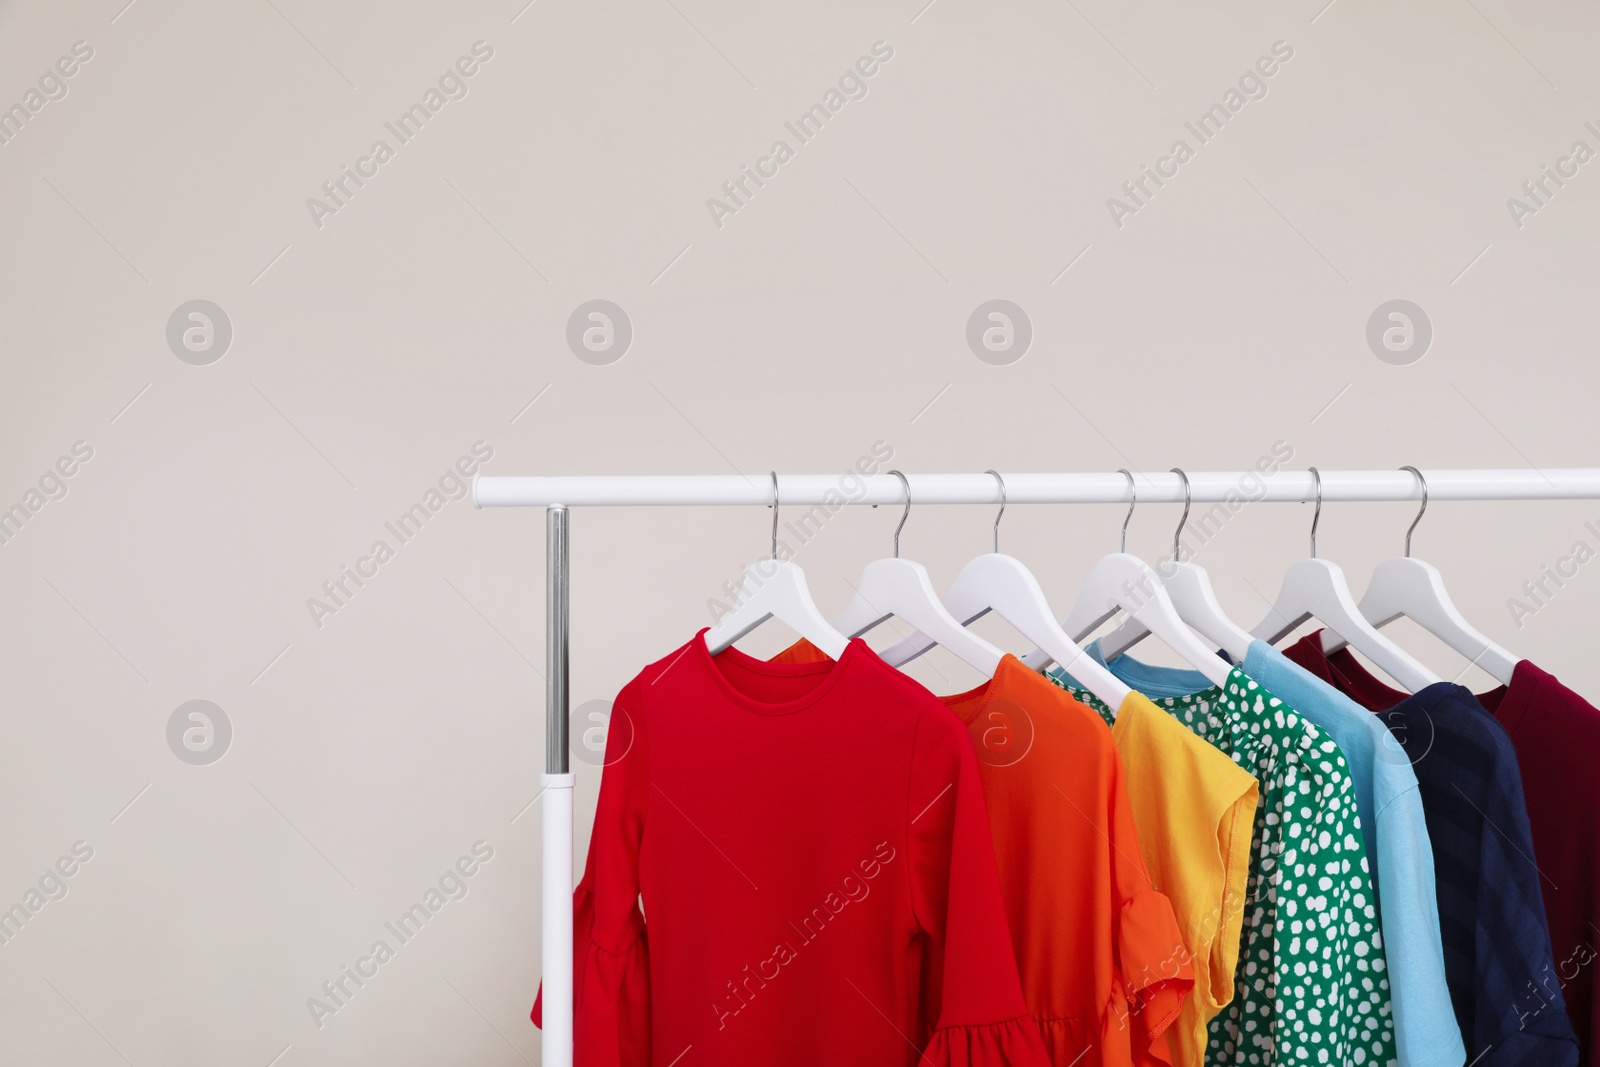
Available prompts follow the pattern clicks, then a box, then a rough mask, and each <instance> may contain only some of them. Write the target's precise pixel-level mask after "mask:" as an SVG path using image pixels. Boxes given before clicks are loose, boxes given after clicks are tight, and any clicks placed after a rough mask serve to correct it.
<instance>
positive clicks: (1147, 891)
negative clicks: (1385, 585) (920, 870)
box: [777, 642, 1194, 1067]
mask: <svg viewBox="0 0 1600 1067" xmlns="http://www.w3.org/2000/svg"><path fill="white" fill-rule="evenodd" d="M777 658H778V659H781V660H784V661H787V662H804V661H806V660H808V659H818V658H824V659H825V658H826V656H824V654H823V653H822V652H821V651H819V650H817V649H816V648H815V647H814V646H811V645H810V644H809V643H806V642H800V643H798V644H796V645H795V646H792V647H790V648H789V649H786V650H785V651H784V652H781V653H779V655H778V657H777ZM940 699H942V700H943V701H944V702H945V703H946V704H947V705H948V706H949V707H950V709H951V710H952V711H953V712H955V714H956V715H957V716H958V717H959V718H960V719H961V720H962V721H963V722H965V723H966V724H967V730H968V732H969V734H970V735H971V737H972V740H973V744H974V746H975V748H976V749H977V753H978V772H979V777H980V779H981V780H982V782H983V795H984V801H985V804H986V805H987V807H988V811H989V826H990V831H991V834H992V836H993V838H994V847H995V858H996V860H997V861H998V863H999V867H1000V892H1001V895H1002V897H1003V899H1004V902H1005V909H1006V918H1007V919H1008V920H1009V925H1010V927H1011V941H1012V945H1013V948H1014V949H1015V951H1016V955H1017V971H1018V973H1019V974H1020V975H1021V977H1022V994H1023V999H1024V1000H1026V1001H1027V1004H1028V1008H1029V1010H1030V1011H1031V1013H1032V1014H1033V1017H1034V1019H1036V1020H1037V1021H1038V1023H1039V1029H1040V1031H1041V1033H1042V1035H1043V1037H1044V1040H1045V1046H1046V1048H1047V1049H1048V1050H1049V1052H1050V1057H1051V1062H1052V1063H1053V1064H1055V1065H1056V1067H1154V1065H1158V1064H1159V1065H1166V1064H1170V1063H1171V1062H1172V1058H1171V1054H1170V1051H1169V1049H1168V1043H1167V1030H1168V1028H1170V1027H1171V1026H1172V1024H1173V1023H1174V1022H1175V1021H1176V1020H1177V1018H1178V1015H1179V1013H1180V1011H1181V1010H1182V1008H1183V1005H1184V1001H1185V999H1186V997H1187V996H1188V994H1189V992H1190V989H1191V987H1192V986H1193V984H1194V972H1193V968H1192V966H1191V964H1190V960H1191V958H1192V954H1191V953H1190V951H1189V950H1188V948H1187V946H1186V945H1185V942H1184V938H1183V934H1182V933H1181V931H1180V928H1179V926H1178V921H1177V918H1176V916H1175V915H1174V913H1173V909H1172V903H1171V902H1170V901H1169V900H1168V899H1167V898H1166V897H1165V896H1164V895H1163V894H1161V893H1160V892H1158V891H1157V890H1156V889H1155V888H1154V887H1153V886H1152V885H1151V882H1150V876H1149V874H1148V872H1147V871H1146V868H1145V863H1144V859H1143V857H1142V855H1141V853H1140V846H1139V833H1138V830H1137V829H1136V828H1135V825H1134V820H1133V812H1132V808H1131V807H1130V805H1129V801H1128V793H1127V788H1126V785H1125V782H1124V777H1123V769H1122V761H1121V758H1120V757H1119V756H1118V753H1117V748H1116V745H1115V743H1114V742H1113V740H1112V737H1111V730H1110V728H1109V727H1107V726H1106V724H1105V722H1104V721H1103V720H1102V719H1101V718H1100V716H1099V715H1097V714H1096V713H1095V712H1093V711H1092V710H1090V709H1089V708H1087V707H1085V706H1084V705H1083V704H1080V703H1079V702H1078V701H1076V700H1074V699H1073V698H1072V697H1071V696H1070V695H1069V694H1068V693H1066V692H1065V691H1063V690H1062V689H1061V688H1060V687H1058V686H1056V685H1054V684H1052V683H1051V682H1050V681H1048V680H1047V679H1045V678H1044V677H1042V676H1041V675H1039V674H1037V673H1035V672H1034V671H1032V670H1029V669H1028V668H1027V667H1026V666H1024V665H1023V663H1022V662H1021V661H1020V660H1018V659H1017V658H1016V657H1015V656H1010V655H1007V656H1006V657H1005V658H1004V659H1003V660H1002V661H1001V663H1000V667H999V669H998V670H997V671H996V672H995V676H994V678H993V679H991V680H990V681H988V682H985V683H984V684H983V685H981V686H978V687H977V688H976V689H973V690H971V691H969V692H966V693H959V694H956V695H954V696H947V697H941V698H940Z"/></svg>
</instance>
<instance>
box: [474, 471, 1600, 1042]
mask: <svg viewBox="0 0 1600 1067" xmlns="http://www.w3.org/2000/svg"><path fill="white" fill-rule="evenodd" d="M1319 473H1320V493H1319V490H1318V484H1317V483H1318V478H1317V477H1316V476H1315V475H1313V474H1312V473H1311V472H1310V471H1309V470H1306V471H1297V470H1284V469H1274V470H1273V472H1272V473H1270V474H1269V473H1267V472H1266V471H1265V470H1248V471H1194V472H1190V473H1189V474H1188V482H1189V484H1188V489H1187V499H1189V500H1190V501H1192V502H1193V503H1195V504H1207V503H1222V502H1230V501H1238V500H1247V501H1252V502H1257V501H1277V502H1282V501H1291V502H1300V503H1304V502H1309V501H1311V500H1314V499H1318V498H1319V497H1320V499H1321V500H1322V501H1324V502H1328V501H1352V502H1353V501H1399V500H1422V499H1423V494H1424V492H1426V498H1427V500H1428V501H1430V502H1432V501H1441V500H1585V499H1600V467H1567V468H1551V469H1544V470H1539V469H1510V470H1427V471H1423V472H1421V476H1422V479H1425V483H1424V481H1422V480H1419V479H1418V478H1417V477H1416V476H1414V475H1412V474H1411V472H1409V471H1406V470H1364V471H1321V472H1319ZM1000 477H1001V479H1003V484H1004V490H1003V491H1004V498H1003V499H1002V488H1001V482H1000V481H998V480H997V479H996V478H995V477H994V476H993V475H991V474H988V473H983V474H913V475H907V476H906V483H905V484H902V483H901V481H900V479H899V478H898V477H896V476H894V475H890V474H872V475H858V474H857V473H856V472H854V471H846V472H844V473H841V474H789V475H780V476H777V481H776V486H777V497H778V503H780V504H783V505H798V506H815V505H819V504H821V505H827V506H836V505H838V504H840V503H846V504H873V505H876V504H904V503H906V502H907V497H908V496H909V498H910V502H911V503H912V504H915V505H918V506H920V505H923V504H1001V503H1006V504H1114V503H1128V502H1129V501H1130V500H1132V499H1133V498H1134V496H1135V493H1134V492H1130V480H1129V478H1128V477H1127V476H1125V475H1124V474H1123V473H1122V472H1120V471H1117V472H1111V473H1100V472H1084V473H1066V474H1002V475H1001V476H1000ZM774 484H775V483H774V481H773V479H772V478H770V477H767V476H764V475H761V474H754V475H742V474H713V475H605V476H594V477H589V476H570V477H506V476H498V477H496V476H483V475H479V476H477V477H475V478H474V479H473V483H472V499H473V504H474V506H475V507H480V508H483V507H542V508H544V509H546V510H545V546H546V547H545V567H546V570H545V624H546V626H545V767H544V774H543V775H542V776H541V778H540V783H541V786H542V789H541V793H542V795H543V796H544V813H543V816H542V826H543V835H544V856H543V877H542V884H543V903H542V912H541V914H542V931H541V932H542V938H541V952H540V956H541V971H542V973H543V976H544V1005H543V1018H544V1029H543V1032H542V1035H541V1053H542V1062H543V1063H544V1064H545V1067H571V1064H572V994H573V989H572V889H573V880H572V866H573V863H572V843H573V828H572V790H573V785H574V782H575V780H576V776H575V775H574V774H573V773H572V772H571V769H570V766H569V763H568V748H567V743H568V742H567V737H568V712H569V709H568V686H567V667H568V665H567V631H568V624H569V619H570V613H569V600H568V598H569V592H570V562H571V535H570V528H569V525H568V518H569V509H570V508H574V507H636V506H669V505H670V506H685V507H703V506H710V505H748V504H756V505H761V506H771V505H772V504H773V502H774V500H773V496H774ZM1132 484H1134V485H1135V486H1136V495H1137V500H1138V502H1139V503H1141V504H1151V503H1182V502H1183V501H1184V500H1185V499H1186V495H1185V487H1184V484H1183V479H1182V478H1181V477H1180V476H1179V475H1178V474H1177V473H1176V472H1171V473H1165V472H1163V473H1150V474H1144V473H1141V474H1139V475H1137V478H1136V480H1135V481H1134V482H1133V483H1132ZM1424 484H1425V485H1426V489H1425V490H1424Z"/></svg>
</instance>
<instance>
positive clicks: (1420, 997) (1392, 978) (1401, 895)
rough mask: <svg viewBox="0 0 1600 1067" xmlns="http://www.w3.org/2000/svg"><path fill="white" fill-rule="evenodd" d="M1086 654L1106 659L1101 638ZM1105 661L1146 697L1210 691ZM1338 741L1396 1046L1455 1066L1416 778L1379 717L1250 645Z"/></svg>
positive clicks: (1263, 680) (1149, 667) (1259, 673)
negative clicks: (1385, 970) (1367, 876)
mask: <svg viewBox="0 0 1600 1067" xmlns="http://www.w3.org/2000/svg"><path fill="white" fill-rule="evenodd" d="M1084 651H1086V652H1088V653H1089V654H1090V655H1092V656H1094V657H1095V658H1096V659H1099V660H1101V661H1102V662H1104V657H1103V655H1102V653H1101V651H1100V642H1098V641H1096V642H1094V643H1093V644H1091V645H1090V646H1088V647H1087V648H1086V649H1085V650H1084ZM1107 666H1109V667H1110V669H1111V672H1112V673H1113V674H1115V675H1116V676H1117V677H1118V678H1120V679H1122V680H1123V681H1124V682H1126V683H1127V684H1128V685H1129V686H1130V687H1132V688H1133V689H1135V690H1137V691H1139V692H1140V693H1143V694H1144V695H1145V696H1147V697H1168V696H1172V697H1176V696H1187V695H1188V694H1190V693H1198V692H1200V691H1201V690H1204V689H1210V688H1211V687H1212V686H1211V682H1210V680H1209V679H1207V678H1206V676H1205V675H1203V674H1201V673H1200V672H1199V671H1190V670H1182V669H1178V668H1174V667H1158V666H1155V665H1153V664H1149V663H1141V662H1139V661H1138V660H1136V659H1134V658H1133V657H1131V656H1127V655H1122V656H1118V657H1117V658H1116V659H1114V660H1112V661H1111V662H1110V663H1109V664H1107ZM1239 666H1240V667H1241V668H1243V670H1244V673H1245V674H1247V675H1249V676H1250V678H1251V680H1253V681H1255V682H1256V683H1258V684H1259V685H1260V686H1261V687H1262V688H1264V689H1266V690H1267V691H1269V692H1270V693H1272V694H1273V695H1274V696H1276V697H1278V698H1279V699H1280V700H1282V701H1283V702H1284V703H1285V704H1288V705H1289V706H1290V707H1292V708H1294V709H1295V710H1296V711H1298V712H1299V713H1300V714H1301V715H1302V716H1304V717H1305V718H1306V719H1308V720H1310V721H1311V722H1312V723H1315V724H1316V725H1317V726H1320V727H1322V729H1324V730H1325V731H1327V733H1328V735H1329V736H1330V737H1332V738H1333V740H1334V742H1335V743H1336V744H1338V746H1339V748H1340V750H1341V751H1342V752H1343V753H1344V758H1345V762H1346V763H1347V764H1348V765H1349V767H1350V777H1351V779H1352V781H1353V784H1354V786H1355V792H1356V807H1357V809H1358V811H1359V812H1360V815H1361V826H1362V830H1363V832H1364V835H1365V838H1366V845H1367V853H1368V866H1369V867H1371V868H1373V871H1372V881H1373V885H1374V887H1375V891H1376V892H1377V893H1378V900H1377V901H1376V902H1374V904H1375V906H1376V907H1377V908H1378V911H1379V916H1378V920H1379V925H1380V928H1381V929H1382V931H1383V945H1384V954H1385V955H1386V956H1387V957H1388V966H1389V994H1390V1001H1391V1003H1392V1005H1393V1008H1394V1026H1395V1047H1396V1050H1397V1052H1398V1053H1399V1057H1400V1063H1401V1065H1402V1067H1461V1065H1462V1064H1463V1063H1465V1062H1466V1058H1467V1050H1466V1046H1465V1045H1464V1044H1463V1043H1462V1040H1461V1030H1460V1027H1459V1026H1458V1024H1457V1023H1456V1015H1455V1009H1454V1008H1452V1007H1451V1005H1450V990H1449V987H1448V986H1446V985H1445V977H1444V948H1443V945H1442V943H1441V940H1440V936H1439V901H1438V896H1437V892H1436V890H1435V889H1434V882H1433V846H1432V844H1431V843H1430V842H1429V840H1428V824H1427V822H1426V821H1425V820H1424V818H1423V814H1422V796H1421V794H1420V793H1418V791H1417V775H1416V772H1415V771H1413V770H1412V769H1411V761H1410V759H1409V758H1408V757H1407V755H1406V751H1405V749H1404V748H1402V747H1401V746H1400V744H1399V742H1397V741H1396V740H1395V739H1394V736H1393V735H1392V734H1390V733H1389V728H1388V727H1387V726H1385V725H1384V723H1383V720H1382V719H1380V718H1378V716H1376V715H1374V714H1373V713H1372V712H1370V711H1368V710H1367V709H1365V708H1363V707H1361V706H1360V705H1359V704H1357V703H1356V702H1355V701H1353V700H1351V699H1350V698H1349V697H1347V696H1345V695H1344V694H1343V693H1341V692H1339V691H1338V690H1337V689H1335V688H1333V687H1332V686H1330V685H1328V684H1327V683H1326V682H1324V681H1323V680H1322V679H1320V678H1318V677H1317V676H1316V675H1314V674H1312V673H1311V672H1310V671H1307V670H1306V669H1305V668H1303V667H1301V666H1300V665H1299V664H1297V663H1295V662H1294V661H1292V660H1290V659H1289V658H1288V657H1287V656H1285V655H1284V654H1283V653H1282V652H1279V651H1278V650H1277V649H1275V648H1273V647H1272V646H1271V645H1269V644H1267V643H1266V642H1264V641H1252V642H1250V649H1249V651H1248V652H1247V653H1246V654H1245V658H1244V662H1243V663H1241V664H1240V665H1239Z"/></svg>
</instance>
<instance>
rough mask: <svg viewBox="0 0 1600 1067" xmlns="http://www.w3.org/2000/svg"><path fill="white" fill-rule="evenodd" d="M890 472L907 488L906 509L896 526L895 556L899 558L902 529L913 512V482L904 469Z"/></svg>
mask: <svg viewBox="0 0 1600 1067" xmlns="http://www.w3.org/2000/svg"><path fill="white" fill-rule="evenodd" d="M889 473H890V474H892V475H894V476H895V477H896V478H899V479H900V484H901V485H903V486H905V490H906V509H905V510H904V511H902V512H901V513H900V525H898V526H896V527H895V528H894V558H895V559H899V558H900V531H901V530H903V529H905V526H906V518H907V517H908V516H910V514H911V483H910V482H909V481H907V480H906V476H905V474H904V472H902V471H890V472H889Z"/></svg>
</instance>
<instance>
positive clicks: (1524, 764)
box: [1284, 631, 1600, 1067]
mask: <svg viewBox="0 0 1600 1067" xmlns="http://www.w3.org/2000/svg"><path fill="white" fill-rule="evenodd" d="M1284 654H1285V655H1287V656H1288V657H1289V658H1290V659H1292V660H1294V661H1295V662H1296V663H1298V664H1300V665H1301V666H1302V667H1304V668H1306V669H1307V670H1308V671H1311V672H1312V673H1313V674H1316V675H1317V676H1318V677H1320V678H1322V679H1323V680H1324V681H1326V682H1328V683H1330V684H1331V685H1334V686H1335V687H1337V688H1339V689H1341V690H1343V691H1344V692H1345V693H1346V694H1347V695H1349V696H1350V697H1351V699H1353V700H1355V701H1356V702H1357V703H1359V704H1361V705H1363V706H1364V707H1367V708H1370V709H1372V710H1373V711H1385V710H1387V709H1389V708H1392V707H1394V706H1395V705H1396V704H1398V703H1399V702H1400V701H1401V700H1403V699H1405V697H1406V694H1405V693H1402V692H1400V691H1399V690H1397V689H1394V688H1392V687H1391V686H1387V685H1385V684H1384V683H1383V682H1381V681H1379V680H1378V679H1377V678H1375V677H1374V676H1373V675H1372V673H1371V672H1370V671H1368V670H1367V669H1366V668H1365V667H1364V666H1362V665H1361V663H1360V662H1359V661H1358V660H1357V659H1356V658H1355V656H1353V655H1352V654H1351V653H1350V650H1349V649H1347V648H1342V649H1340V650H1339V651H1337V652H1334V653H1333V654H1332V655H1325V654H1324V653H1323V651H1322V635H1321V632H1320V631H1319V632H1317V633H1314V634H1310V635H1308V636H1306V637H1304V638H1302V639H1301V640H1299V641H1298V642H1296V643H1295V644H1294V645H1292V646H1290V647H1289V648H1287V649H1285V650H1284ZM1478 701H1479V703H1481V704H1482V705H1483V706H1484V707H1485V708H1486V709H1487V710H1488V711H1489V712H1490V713H1491V714H1493V715H1494V717H1495V719H1496V720H1497V721H1498V722H1499V723H1500V725H1501V726H1503V727H1504V728H1505V731H1506V733H1507V734H1508V735H1510V737H1511V744H1512V747H1513V748H1514V749H1515V750H1516V754H1517V766H1518V769H1519V770H1521V772H1522V790H1523V796H1524V799H1525V801H1526V804H1527V808H1528V822H1529V824H1530V825H1531V827H1532V831H1533V848H1534V854H1535V855H1536V856H1537V857H1538V860H1539V869H1540V871H1541V872H1542V873H1543V875H1544V877H1542V878H1541V879H1540V887H1541V889H1542V891H1543V896H1544V908H1545V916H1546V919H1547V921H1548V923H1549V927H1550V946H1551V949H1552V950H1553V955H1554V963H1555V970H1556V975H1557V977H1558V978H1559V980H1560V983H1561V994H1562V997H1563V999H1564V1000H1565V1001H1566V1005H1567V1014H1568V1016H1569V1017H1570V1018H1571V1019H1572V1027H1573V1029H1574V1030H1575V1031H1576V1032H1577V1035H1578V1043H1579V1048H1580V1053H1579V1061H1578V1062H1579V1067H1600V1032H1597V1031H1596V1029H1595V1019H1596V1017H1597V1016H1600V983H1597V982H1596V981H1595V969H1596V967H1600V710H1597V709H1596V708H1595V707H1594V705H1592V704H1590V703H1589V702H1588V701H1586V700H1584V699H1583V698H1582V697H1581V696H1579V695H1578V694H1577V693H1574V692H1573V691H1572V690H1570V689H1568V688H1567V687H1566V686H1564V685H1562V684H1561V682H1560V681H1558V680H1557V679H1556V677H1555V675H1553V674H1548V673H1546V672H1545V671H1542V670H1540V669H1539V668H1538V667H1536V666H1534V665H1533V664H1532V663H1531V662H1529V661H1528V660H1522V661H1520V662H1519V663H1518V664H1517V666H1516V669H1515V671H1514V672H1513V673H1512V675H1511V684H1510V685H1502V686H1500V687H1499V688H1496V689H1492V690H1490V691H1489V692H1487V693H1482V694H1479V695H1478Z"/></svg>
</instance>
